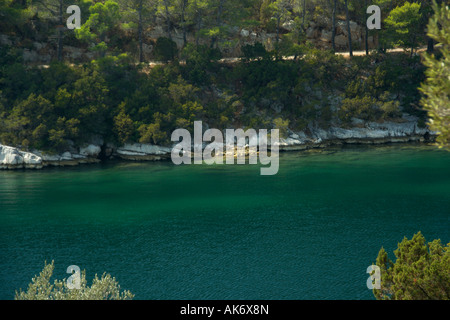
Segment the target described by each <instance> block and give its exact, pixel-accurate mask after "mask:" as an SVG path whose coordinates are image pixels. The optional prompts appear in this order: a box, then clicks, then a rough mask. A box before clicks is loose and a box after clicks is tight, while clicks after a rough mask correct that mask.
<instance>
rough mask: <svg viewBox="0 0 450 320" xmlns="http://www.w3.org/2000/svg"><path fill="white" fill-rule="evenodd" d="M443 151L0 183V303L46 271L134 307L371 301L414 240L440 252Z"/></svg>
mask: <svg viewBox="0 0 450 320" xmlns="http://www.w3.org/2000/svg"><path fill="white" fill-rule="evenodd" d="M449 219H450V153H449V152H444V151H439V150H436V149H434V148H433V147H418V146H389V147H379V148H363V147H360V148H351V149H343V150H336V152H334V151H333V152H332V150H331V151H330V150H328V151H325V152H322V153H317V152H302V153H286V154H282V157H281V162H280V171H279V173H278V175H276V176H260V175H259V167H258V166H250V165H245V166H238V165H233V166H226V165H222V166H206V165H204V166H198V165H191V166H179V167H177V166H174V165H172V164H171V163H170V162H167V163H116V164H107V165H90V166H82V167H77V168H60V169H46V170H43V171H20V172H5V171H2V172H0V232H1V233H0V250H1V255H0V259H1V260H0V299H12V298H13V297H14V291H15V290H16V289H19V288H26V287H27V285H28V283H29V282H30V281H31V278H32V277H33V276H34V275H35V274H37V273H39V271H40V270H42V267H43V264H44V261H45V260H47V261H51V260H55V276H56V277H57V278H59V279H62V278H67V277H68V275H67V274H66V273H65V271H66V268H67V267H68V266H69V265H72V264H75V265H78V266H79V267H80V268H81V269H82V270H83V269H85V270H86V273H87V278H88V283H90V281H91V279H92V278H93V276H94V274H96V273H97V274H102V273H103V272H105V271H106V272H108V273H110V274H111V275H113V276H115V277H116V278H117V280H118V281H119V283H120V284H121V286H122V288H125V289H129V290H131V291H132V292H133V293H135V294H136V299H372V298H373V295H372V293H371V291H370V290H368V289H367V287H366V279H367V277H368V274H366V269H367V267H368V266H369V265H370V264H372V262H374V261H375V258H376V256H377V253H378V250H379V249H380V247H381V246H384V247H385V248H386V249H387V250H388V252H390V253H391V258H394V256H393V254H392V251H393V250H394V249H395V248H396V246H397V243H398V242H399V241H401V240H402V239H403V237H405V236H406V237H408V238H411V237H412V235H413V234H414V233H416V232H417V231H419V230H421V231H422V233H423V234H424V236H425V237H426V239H427V240H429V241H431V240H432V239H435V238H440V239H441V240H442V242H445V243H447V242H449V241H450V232H449V229H450V228H449V227H450V220H449Z"/></svg>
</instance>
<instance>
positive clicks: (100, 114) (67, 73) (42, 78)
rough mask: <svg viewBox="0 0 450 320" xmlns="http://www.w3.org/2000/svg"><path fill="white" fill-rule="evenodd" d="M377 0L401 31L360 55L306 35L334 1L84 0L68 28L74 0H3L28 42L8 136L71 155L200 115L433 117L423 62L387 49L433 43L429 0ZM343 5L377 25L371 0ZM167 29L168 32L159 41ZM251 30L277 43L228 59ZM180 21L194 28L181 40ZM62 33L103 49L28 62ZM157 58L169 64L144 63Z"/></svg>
mask: <svg viewBox="0 0 450 320" xmlns="http://www.w3.org/2000/svg"><path fill="white" fill-rule="evenodd" d="M373 3H374V4H378V5H380V6H381V7H382V10H383V17H384V18H385V19H386V25H387V26H388V27H389V28H391V29H392V28H397V27H399V28H400V29H398V28H397V29H396V36H395V37H387V36H386V35H385V34H384V33H383V31H380V32H377V31H371V34H373V33H374V32H376V35H377V36H379V38H380V39H379V40H380V43H381V44H380V46H381V47H380V52H379V53H371V54H370V55H367V56H364V57H358V56H354V57H353V58H352V59H351V60H348V59H345V58H343V57H342V56H337V55H334V54H333V53H332V51H327V50H323V49H318V48H314V46H313V45H312V44H311V43H310V42H308V41H307V40H306V36H305V33H306V31H305V30H306V28H307V27H308V25H309V23H310V22H311V21H313V20H314V21H316V24H320V25H321V28H323V27H326V26H327V24H329V23H330V21H329V20H330V19H329V18H330V17H331V16H332V12H333V5H332V4H333V1H328V0H308V1H294V0H277V1H272V0H244V1H242V0H240V1H236V0H230V1H228V0H227V1H224V0H196V1H194V0H159V1H158V0H154V1H153V0H147V1H144V0H133V1H124V0H123V1H122V0H105V1H93V0H83V1H80V2H79V5H80V7H81V9H82V26H81V29H79V30H75V31H69V30H65V31H64V35H63V37H62V35H61V32H60V31H58V32H55V28H54V27H55V26H57V25H58V24H59V23H61V19H62V18H65V17H67V16H68V15H66V13H65V11H64V13H61V11H60V10H59V8H62V7H63V6H65V5H66V4H67V3H66V1H65V0H39V1H37V0H36V1H12V0H3V1H0V15H1V16H5V15H7V16H8V19H4V20H1V21H0V24H1V27H2V33H4V34H8V35H11V36H14V37H18V38H19V39H21V41H20V43H19V45H18V46H14V47H8V46H2V47H1V48H0V50H1V55H0V142H1V143H4V144H9V145H14V146H20V147H22V148H24V149H29V150H33V149H39V150H44V151H52V152H59V151H65V150H67V149H70V148H71V147H76V146H81V145H82V144H86V143H90V142H91V141H94V140H95V141H99V140H103V141H104V142H105V143H107V142H111V143H115V144H124V143H126V142H142V143H155V144H167V143H169V139H170V134H171V131H172V130H174V129H175V128H179V127H185V128H188V129H191V127H192V123H193V121H194V120H203V121H204V122H205V123H206V124H207V125H209V126H210V127H216V128H220V129H224V128H227V127H236V126H239V127H253V128H263V127H264V128H271V127H280V128H283V132H284V135H288V134H289V129H291V130H308V128H311V127H316V126H321V127H324V128H326V127H328V126H330V125H340V126H350V125H352V123H353V120H354V118H359V119H362V120H364V121H383V120H396V119H399V118H400V117H401V116H402V113H403V112H407V113H412V114H415V115H418V116H420V117H422V118H423V119H424V116H425V114H424V112H423V110H422V109H421V108H420V104H419V101H420V92H419V90H418V89H417V88H418V87H419V85H420V83H421V82H422V81H424V79H425V78H424V67H423V65H422V64H421V62H420V58H419V57H417V56H413V57H408V55H405V54H384V53H383V49H385V48H386V47H389V46H392V45H395V44H397V45H402V46H407V47H411V48H415V47H416V46H417V45H418V44H420V43H421V42H423V39H424V37H425V34H424V32H423V30H424V21H425V20H426V19H425V17H427V14H428V11H427V10H428V8H429V7H430V6H429V4H428V3H427V2H426V1H416V2H415V3H409V2H407V1H404V0H392V1H390V0H378V1H374V2H373ZM336 4H337V12H336V14H338V15H340V18H341V19H343V16H344V14H343V13H344V12H345V11H346V10H345V9H346V6H345V5H346V4H347V5H348V11H349V15H350V16H349V18H351V19H353V20H355V21H358V22H359V23H360V24H361V25H364V24H365V18H366V13H365V6H364V4H363V3H362V2H361V1H353V0H352V1H337V3H336ZM60 5H61V6H60ZM58 10H59V11H58ZM327 19H328V20H327ZM284 23H289V24H290V25H291V27H292V28H290V30H288V29H286V28H284V27H283V24H284ZM158 28H159V29H160V30H162V33H163V36H160V37H159V38H158V39H149V38H146V31H149V30H153V29H158ZM242 28H247V29H249V30H258V31H264V32H275V33H276V34H277V38H276V43H275V44H274V45H273V46H272V48H270V46H269V47H267V46H265V45H263V44H262V43H254V44H246V45H244V46H242V47H241V50H240V51H241V57H240V59H235V61H233V62H227V61H221V60H220V59H221V58H222V55H223V53H225V52H227V50H228V49H229V48H231V47H233V46H234V45H235V43H234V41H240V40H239V39H238V38H239V36H236V34H239V30H242ZM236 30H237V31H236ZM175 31H176V32H178V33H180V32H181V33H182V35H183V44H182V45H181V46H180V44H179V43H177V42H175V41H174V39H175V38H174V32H175ZM188 34H189V35H190V36H191V38H188V37H187V35H188ZM232 34H234V35H235V38H234V39H233V38H232V37H231V38H230V35H232ZM412 36H414V39H413V38H411V37H412ZM52 37H53V38H54V37H57V39H58V41H57V43H56V44H55V47H57V48H58V52H60V51H61V46H62V45H65V46H68V45H70V46H72V47H78V48H82V49H84V50H87V51H89V52H90V53H91V56H90V57H91V58H92V59H91V58H89V59H85V60H86V61H84V62H83V63H78V64H69V62H67V61H66V62H65V61H64V59H62V60H63V61H59V62H56V60H61V59H59V54H58V57H57V56H55V57H52V58H53V62H52V63H51V64H50V65H42V66H30V65H25V64H24V63H23V61H22V57H23V53H24V52H25V50H28V49H30V48H31V47H32V46H33V43H34V42H33V41H42V40H43V39H46V38H49V39H51V38H52ZM61 37H62V38H61ZM236 37H237V38H236ZM178 42H179V39H178ZM61 43H62V44H61ZM144 44H145V45H147V46H148V47H150V46H151V47H152V51H151V54H150V56H149V55H146V56H144V55H143V53H142V51H143V48H144ZM286 56H291V58H290V59H286V58H285V57H286ZM144 58H145V59H149V58H150V59H153V60H156V61H158V62H162V64H161V63H157V64H156V66H154V64H151V65H150V66H149V65H148V64H145V63H137V62H138V61H141V62H142V61H143V60H144ZM274 119H277V120H276V121H274ZM287 120H289V122H288V123H289V124H287ZM422 122H423V123H425V120H422ZM288 126H289V128H288Z"/></svg>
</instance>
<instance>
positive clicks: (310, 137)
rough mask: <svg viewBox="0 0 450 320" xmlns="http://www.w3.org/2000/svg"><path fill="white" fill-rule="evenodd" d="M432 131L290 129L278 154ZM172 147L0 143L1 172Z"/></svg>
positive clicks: (139, 155) (411, 138) (384, 126)
mask: <svg viewBox="0 0 450 320" xmlns="http://www.w3.org/2000/svg"><path fill="white" fill-rule="evenodd" d="M435 136H436V133H435V132H432V131H430V130H429V129H428V128H419V127H418V125H417V118H415V117H413V116H408V115H404V117H403V118H402V122H383V123H376V122H367V123H365V122H363V121H361V120H358V119H354V121H353V126H352V127H351V128H342V127H333V126H332V127H330V128H328V129H322V128H313V127H310V128H308V129H307V130H305V131H301V132H294V131H291V130H289V136H288V137H287V138H281V139H280V142H279V150H280V151H302V150H308V149H313V148H326V147H330V146H338V145H345V144H361V145H362V144H364V145H380V144H387V143H408V142H432V141H433V140H434V138H435ZM171 150H172V148H171V147H167V146H157V145H150V144H140V143H134V144H125V145H124V146H121V147H118V148H116V147H115V146H113V145H106V146H105V145H101V144H89V145H87V146H85V147H81V148H78V149H75V148H72V150H71V151H66V152H64V153H62V154H57V155H50V154H46V153H43V152H41V151H35V150H33V151H30V152H25V151H21V150H20V149H18V148H15V147H10V146H5V145H2V144H0V170H1V169H11V170H12V169H42V168H44V167H49V166H76V165H80V164H89V163H99V162H101V161H102V160H108V159H119V160H125V161H159V160H165V159H170V154H171Z"/></svg>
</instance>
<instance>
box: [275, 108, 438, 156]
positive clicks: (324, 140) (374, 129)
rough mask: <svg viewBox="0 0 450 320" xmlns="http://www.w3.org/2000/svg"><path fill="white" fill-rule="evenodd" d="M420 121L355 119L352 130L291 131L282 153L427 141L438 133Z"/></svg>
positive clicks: (406, 118) (409, 118)
mask: <svg viewBox="0 0 450 320" xmlns="http://www.w3.org/2000/svg"><path fill="white" fill-rule="evenodd" d="M417 120H418V119H417V118H416V117H414V116H410V115H404V116H403V118H402V121H401V122H390V121H386V122H381V123H378V122H367V123H364V122H363V121H362V120H359V119H354V126H353V127H351V128H342V127H333V126H332V127H330V128H329V129H327V130H324V129H321V128H313V127H310V128H308V130H305V131H301V132H291V134H290V136H289V137H288V138H286V139H280V146H279V147H280V150H306V149H310V148H323V147H327V146H330V145H342V144H384V143H399V142H412V141H416V142H426V141H428V140H429V139H432V138H433V137H434V136H435V135H436V132H432V131H430V130H429V129H428V128H419V127H418V126H417Z"/></svg>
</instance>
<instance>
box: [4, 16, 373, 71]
mask: <svg viewBox="0 0 450 320" xmlns="http://www.w3.org/2000/svg"><path fill="white" fill-rule="evenodd" d="M224 27H227V26H226V25H224ZM295 28H297V26H296V24H295V23H294V21H293V20H291V21H287V22H285V23H283V24H282V26H281V28H280V29H281V30H280V33H281V34H283V33H287V32H292V31H294V30H295ZM227 30H228V35H227V36H226V37H225V38H224V39H222V40H223V41H219V42H218V43H217V47H218V48H219V50H220V51H221V52H222V55H223V57H225V58H231V57H240V56H241V55H242V52H241V48H242V47H243V46H245V45H248V44H250V45H252V44H255V43H262V44H263V45H264V46H265V48H266V49H267V50H273V49H274V47H275V43H276V38H277V35H276V33H273V32H268V31H267V30H264V29H261V28H254V29H250V28H239V27H236V26H229V27H228V28H227ZM299 32H300V33H303V32H304V34H305V36H306V38H307V39H308V40H309V41H310V42H312V43H313V44H314V46H316V47H318V48H327V49H330V48H331V37H332V29H331V19H329V18H328V17H317V19H316V21H311V22H310V23H309V24H308V25H307V26H306V27H305V28H304V30H302V31H299ZM350 33H351V37H352V44H353V47H354V48H355V49H356V50H358V49H363V48H364V44H365V32H364V27H363V26H360V25H359V24H358V23H356V22H354V21H350ZM160 37H167V32H166V31H165V30H164V28H163V27H162V26H156V27H154V28H151V29H148V30H146V31H145V32H144V39H145V40H144V44H143V51H144V58H145V60H146V61H150V60H152V59H153V50H154V44H155V43H156V40H157V39H158V38H160ZM171 37H172V40H173V41H174V42H175V43H176V44H177V47H178V48H179V49H181V48H182V47H183V46H184V37H183V31H182V30H179V29H176V28H175V29H174V30H173V31H172V32H171ZM186 39H187V41H188V42H189V43H195V42H196V36H195V34H193V33H187V36H186ZM23 40H24V39H20V38H17V37H12V36H8V35H6V34H0V45H4V46H13V47H22V48H23V59H24V62H25V63H28V64H44V65H45V64H49V63H50V62H51V61H52V60H53V59H56V54H57V53H56V44H55V41H56V40H55V38H54V37H49V38H48V39H34V40H33V39H28V40H27V41H25V43H26V46H23V43H24V41H23ZM199 43H200V44H206V45H209V44H210V39H206V38H200V42H199ZM225 43H226V45H222V44H225ZM335 44H336V49H337V50H340V51H346V50H347V49H348V31H347V24H346V21H343V20H337V21H336V37H335ZM368 44H369V48H370V49H373V48H376V46H377V43H376V39H374V37H369V38H368ZM128 49H132V48H128ZM131 51H136V52H137V48H135V50H131ZM63 58H64V61H67V62H72V63H79V62H86V61H91V60H92V59H94V58H95V53H94V52H92V51H91V50H89V49H88V48H85V46H76V45H75V44H74V45H67V44H66V45H64V47H63Z"/></svg>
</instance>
